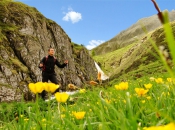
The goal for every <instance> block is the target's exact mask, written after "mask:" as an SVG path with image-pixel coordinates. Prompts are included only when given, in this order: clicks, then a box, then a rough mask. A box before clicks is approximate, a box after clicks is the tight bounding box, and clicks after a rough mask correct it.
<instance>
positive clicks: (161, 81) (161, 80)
mask: <svg viewBox="0 0 175 130" xmlns="http://www.w3.org/2000/svg"><path fill="white" fill-rule="evenodd" d="M155 81H156V83H158V84H159V83H163V79H162V78H157V79H155Z"/></svg>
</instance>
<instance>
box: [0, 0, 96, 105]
mask: <svg viewBox="0 0 175 130" xmlns="http://www.w3.org/2000/svg"><path fill="white" fill-rule="evenodd" d="M50 46H51V47H53V48H54V49H55V51H56V52H55V57H57V58H58V60H59V61H60V62H63V61H64V60H65V59H67V60H69V64H68V66H67V67H66V68H63V69H59V68H57V67H56V73H57V77H58V79H59V81H60V83H61V85H62V89H65V88H66V86H67V85H68V84H69V83H72V84H75V85H76V86H79V87H81V86H82V85H83V84H84V82H85V81H88V80H91V79H94V78H95V77H96V75H97V71H96V68H95V64H94V61H93V59H92V58H91V57H90V56H89V53H88V51H87V50H86V49H85V48H84V47H83V46H80V47H79V48H78V49H77V48H76V46H77V45H75V44H73V43H71V39H70V38H69V36H68V35H67V34H66V33H65V31H64V30H63V29H62V28H61V27H60V26H59V25H58V24H57V23H55V22H54V21H52V20H50V19H47V18H45V17H44V16H43V15H42V14H41V13H40V12H38V11H37V9H35V8H32V7H29V6H27V5H25V4H23V3H20V2H12V1H7V0H0V102H4V101H19V100H21V98H22V95H24V98H25V99H26V100H30V99H31V98H32V95H31V93H30V91H29V90H28V83H30V82H38V81H41V71H40V69H39V68H38V64H39V61H40V59H42V58H43V57H44V56H46V55H47V50H48V48H49V47H50Z"/></svg>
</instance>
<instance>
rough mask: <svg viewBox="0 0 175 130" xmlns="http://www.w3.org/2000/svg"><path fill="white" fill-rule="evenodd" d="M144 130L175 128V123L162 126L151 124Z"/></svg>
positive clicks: (173, 129) (168, 129) (172, 129)
mask: <svg viewBox="0 0 175 130" xmlns="http://www.w3.org/2000/svg"><path fill="white" fill-rule="evenodd" d="M144 130H175V124H174V123H169V124H167V125H162V126H151V127H148V128H145V129H144Z"/></svg>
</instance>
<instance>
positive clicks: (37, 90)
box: [29, 82, 44, 94]
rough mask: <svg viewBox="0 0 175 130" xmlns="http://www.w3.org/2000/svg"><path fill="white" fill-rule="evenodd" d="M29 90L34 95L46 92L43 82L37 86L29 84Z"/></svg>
mask: <svg viewBox="0 0 175 130" xmlns="http://www.w3.org/2000/svg"><path fill="white" fill-rule="evenodd" d="M29 89H30V90H31V91H32V92H33V93H34V94H36V93H41V92H42V91H43V90H44V87H43V83H42V82H37V83H36V84H34V83H30V84H29Z"/></svg>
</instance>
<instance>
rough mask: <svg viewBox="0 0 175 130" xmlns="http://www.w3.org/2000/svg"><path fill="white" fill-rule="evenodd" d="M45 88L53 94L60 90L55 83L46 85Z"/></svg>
mask: <svg viewBox="0 0 175 130" xmlns="http://www.w3.org/2000/svg"><path fill="white" fill-rule="evenodd" d="M44 87H45V90H46V91H47V92H50V93H53V92H55V90H56V89H58V88H59V85H56V84H54V83H44Z"/></svg>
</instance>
